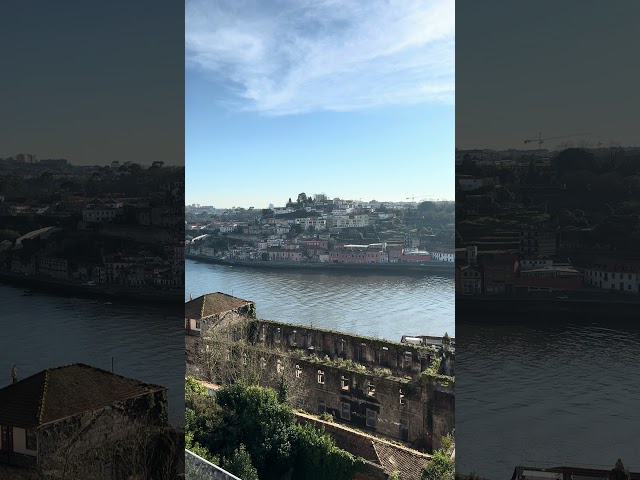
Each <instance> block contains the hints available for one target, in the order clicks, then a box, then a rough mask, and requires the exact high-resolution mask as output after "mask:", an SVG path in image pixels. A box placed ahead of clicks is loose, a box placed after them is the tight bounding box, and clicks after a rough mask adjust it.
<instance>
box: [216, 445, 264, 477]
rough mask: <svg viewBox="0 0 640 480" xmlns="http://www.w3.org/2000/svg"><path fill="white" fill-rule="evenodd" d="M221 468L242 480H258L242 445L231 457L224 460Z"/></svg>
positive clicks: (247, 453) (256, 473)
mask: <svg viewBox="0 0 640 480" xmlns="http://www.w3.org/2000/svg"><path fill="white" fill-rule="evenodd" d="M222 466H223V468H224V469H225V470H226V471H228V472H229V473H232V474H234V475H235V476H236V477H238V478H241V479H242V480H258V471H257V470H256V467H254V466H253V464H252V463H251V455H249V452H247V448H246V447H245V446H244V445H242V444H241V445H240V446H239V447H238V448H237V449H236V450H235V451H234V452H233V455H231V457H229V458H228V459H227V460H224V461H223V463H222Z"/></svg>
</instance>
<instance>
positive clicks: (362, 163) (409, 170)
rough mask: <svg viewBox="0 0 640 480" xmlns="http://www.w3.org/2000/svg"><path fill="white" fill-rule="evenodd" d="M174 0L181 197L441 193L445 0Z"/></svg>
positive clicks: (447, 62) (444, 182)
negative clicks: (179, 12)
mask: <svg viewBox="0 0 640 480" xmlns="http://www.w3.org/2000/svg"><path fill="white" fill-rule="evenodd" d="M186 5H187V7H186V27H185V28H186V32H185V37H186V40H185V41H186V107H185V108H186V128H185V130H186V163H187V166H186V204H187V205H189V204H193V203H199V204H207V205H214V206H233V205H235V206H258V205H260V206H262V205H264V206H266V205H268V204H269V203H274V204H277V203H278V202H283V203H284V201H285V200H286V198H288V197H289V196H294V195H297V194H298V193H300V192H302V191H305V192H306V193H307V194H309V193H311V194H313V193H317V192H322V191H325V190H327V187H328V186H330V189H331V191H332V192H333V193H331V195H333V196H345V197H349V198H352V199H360V198H362V199H363V200H364V199H367V201H368V200H370V199H372V198H376V199H380V198H385V199H389V200H391V199H393V200H396V201H403V200H405V199H406V197H409V196H412V195H415V196H427V195H433V196H435V197H439V198H453V196H454V150H455V146H454V127H455V125H454V124H455V116H454V114H455V112H454V107H453V105H454V100H455V55H454V49H455V18H454V17H455V9H454V2H453V1H452V0H436V1H434V2H429V3H427V2H423V1H418V0H415V1H406V2H400V3H397V4H393V5H391V4H389V2H386V1H381V0H376V1H373V2H368V3H367V4H366V5H363V4H362V3H361V2H357V1H355V0H338V1H320V2H302V3H301V2H298V1H296V0H283V1H282V2H278V6H277V9H276V7H275V6H274V5H273V4H269V3H268V2H260V1H258V0H250V1H247V2H242V3H240V4H239V3H238V2H233V1H231V0H221V1H217V2H215V3H212V2H206V1H203V0H188V1H187V4H186ZM274 192H276V193H277V194H276V195H275V196H274ZM278 192H283V193H278ZM285 197H286V198H285Z"/></svg>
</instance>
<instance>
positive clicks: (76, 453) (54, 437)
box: [38, 389, 168, 471]
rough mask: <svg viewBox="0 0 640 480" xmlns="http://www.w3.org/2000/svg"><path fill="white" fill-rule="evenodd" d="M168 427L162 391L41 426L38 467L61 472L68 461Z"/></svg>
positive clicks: (80, 458)
mask: <svg viewBox="0 0 640 480" xmlns="http://www.w3.org/2000/svg"><path fill="white" fill-rule="evenodd" d="M167 424H168V420H167V396H166V390H164V389H163V390H158V391H156V392H151V393H148V394H147V395H142V396H139V397H135V398H132V399H129V400H124V401H120V402H116V403H114V404H111V405H108V406H106V407H104V408H101V409H99V410H94V411H91V412H85V413H82V414H79V415H75V416H73V417H69V418H66V419H62V420H60V421H57V422H54V423H49V424H45V425H42V426H41V427H39V428H38V461H39V467H40V469H41V470H43V471H50V470H53V471H55V470H58V469H59V468H60V467H61V465H64V462H65V461H66V460H68V461H69V462H71V463H72V464H73V463H74V462H80V461H84V460H86V455H87V453H89V452H94V451H96V450H97V449H101V448H104V447H106V446H108V445H111V444H115V443H117V442H118V441H122V440H125V439H127V438H128V437H132V436H135V435H136V434H137V433H139V432H140V430H141V429H142V428H145V427H160V426H166V425H167Z"/></svg>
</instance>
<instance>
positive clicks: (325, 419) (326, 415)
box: [319, 412, 333, 422]
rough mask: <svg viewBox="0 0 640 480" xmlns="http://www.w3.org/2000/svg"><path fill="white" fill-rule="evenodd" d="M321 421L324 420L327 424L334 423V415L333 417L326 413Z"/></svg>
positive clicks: (321, 416) (321, 417)
mask: <svg viewBox="0 0 640 480" xmlns="http://www.w3.org/2000/svg"><path fill="white" fill-rule="evenodd" d="M319 418H320V420H324V421H325V422H333V415H331V414H330V413H328V412H324V413H323V414H322V415H320V417H319Z"/></svg>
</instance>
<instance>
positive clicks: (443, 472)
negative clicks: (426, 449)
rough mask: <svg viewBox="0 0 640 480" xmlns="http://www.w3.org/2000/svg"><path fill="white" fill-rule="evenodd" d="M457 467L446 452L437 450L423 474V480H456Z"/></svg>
mask: <svg viewBox="0 0 640 480" xmlns="http://www.w3.org/2000/svg"><path fill="white" fill-rule="evenodd" d="M454 478H455V465H454V463H453V461H452V460H451V456H450V455H449V454H448V453H447V452H446V451H444V450H436V451H435V452H434V453H433V456H432V457H431V460H430V461H429V463H428V464H427V466H426V467H425V469H424V470H423V472H422V479H423V480H454Z"/></svg>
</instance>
